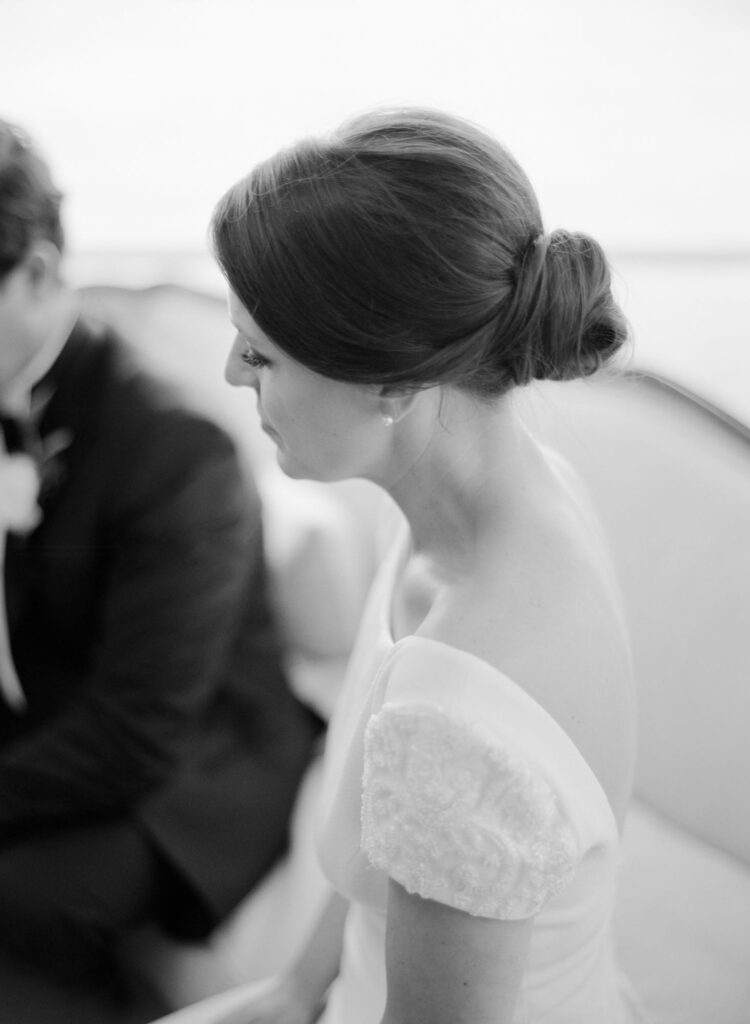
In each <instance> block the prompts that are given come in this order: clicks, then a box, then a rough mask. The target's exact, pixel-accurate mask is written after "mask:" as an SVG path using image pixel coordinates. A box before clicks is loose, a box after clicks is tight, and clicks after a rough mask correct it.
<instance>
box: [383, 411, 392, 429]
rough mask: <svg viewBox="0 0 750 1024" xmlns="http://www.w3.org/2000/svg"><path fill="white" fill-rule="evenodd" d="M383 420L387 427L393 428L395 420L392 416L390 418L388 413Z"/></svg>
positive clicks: (385, 413) (384, 414)
mask: <svg viewBox="0 0 750 1024" xmlns="http://www.w3.org/2000/svg"><path fill="white" fill-rule="evenodd" d="M382 420H383V423H384V424H385V426H386V427H392V426H393V423H394V419H393V417H392V416H389V415H388V413H387V412H384V413H383V416H382Z"/></svg>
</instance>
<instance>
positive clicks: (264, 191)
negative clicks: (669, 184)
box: [165, 109, 642, 1024]
mask: <svg viewBox="0 0 750 1024" xmlns="http://www.w3.org/2000/svg"><path fill="white" fill-rule="evenodd" d="M212 237H213V245H214V250H215V255H216V258H217V260H218V262H219V264H220V266H221V268H222V270H223V272H224V275H225V277H226V280H227V282H228V286H229V309H230V315H231V319H232V321H233V324H234V326H235V328H236V332H237V334H236V340H235V342H234V345H233V348H232V352H231V354H230V356H229V361H228V366H227V378H228V380H229V381H230V383H231V384H233V385H235V386H238V387H248V388H250V389H251V390H253V391H254V392H255V396H256V401H257V411H258V415H259V417H260V419H261V423H262V426H263V429H264V430H265V431H266V432H267V433H268V434H269V435H270V437H271V438H272V439H273V441H274V442H275V444H276V446H277V457H278V461H279V464H280V466H281V468H282V469H283V470H284V471H285V472H286V473H287V474H289V475H290V476H292V477H306V478H313V479H316V480H329V481H333V480H341V479H344V478H348V477H364V478H366V479H369V480H372V481H374V482H375V483H377V484H379V485H380V486H381V487H382V488H383V489H384V490H385V491H386V492H387V493H388V494H389V495H390V496H391V497H392V499H393V500H394V501H395V503H396V505H397V506H398V507H399V509H400V510H401V512H402V513H403V518H402V520H401V523H400V528H399V529H398V531H397V532H396V535H395V536H394V539H393V546H392V548H391V551H390V554H389V556H388V557H387V559H386V560H385V561H384V563H383V564H382V566H381V570H380V573H379V576H378V578H377V580H376V582H375V584H374V587H373V591H372V594H371V596H370V600H369V603H368V606H367V609H366V611H365V615H364V618H363V621H362V624H361V629H360V634H359V639H358V642H357V645H356V648H355V650H354V653H353V656H352V659H351V664H350V668H349V673H348V677H347V681H346V684H345V688H344V692H343V695H342V697H341V700H340V703H339V705H338V707H337V709H336V713H335V715H334V719H333V722H332V724H331V728H330V733H329V739H328V748H327V753H326V771H325V778H324V784H323V792H322V797H321V801H320V807H319V820H318V837H317V838H318V848H319V855H320V859H321V863H322V866H323V869H324V871H325V873H326V875H327V877H328V879H329V880H330V883H331V891H332V895H331V900H330V903H329V905H328V907H327V909H326V911H325V913H324V914H323V917H322V919H321V922H320V927H319V929H318V931H317V932H316V934H315V935H314V937H313V939H312V941H311V943H310V945H309V948H308V949H307V951H306V952H305V953H303V955H302V956H301V957H300V958H299V960H298V961H297V962H296V963H294V964H293V965H292V966H291V967H290V968H289V969H288V971H287V972H286V973H285V974H283V975H282V976H280V977H278V978H274V979H269V981H268V982H267V983H265V984H263V985H260V986H246V987H241V988H239V989H237V990H236V991H233V992H231V993H227V994H226V995H223V996H221V997H218V998H215V999H213V1000H209V1001H207V1002H206V1003H204V1004H198V1005H197V1006H195V1007H192V1008H188V1009H187V1010H186V1011H182V1012H181V1013H180V1012H178V1013H177V1014H175V1015H173V1016H172V1017H170V1018H165V1020H169V1021H170V1022H172V1024H181V1022H185V1024H187V1022H188V1021H201V1022H211V1024H218V1022H219V1021H220V1022H221V1024H230V1022H231V1024H251V1022H253V1024H309V1022H311V1021H313V1020H315V1019H317V1018H318V1015H319V1014H322V1017H321V1019H322V1020H323V1021H324V1022H325V1024H490V1022H491V1024H520V1022H525V1024H542V1022H545V1024H630V1022H633V1021H636V1020H641V1019H642V1017H641V1016H640V1011H638V1010H637V1009H636V1001H635V999H634V998H633V997H632V995H631V994H630V992H629V989H628V986H627V984H626V982H625V981H624V979H623V978H622V977H621V975H620V973H619V971H618V968H617V965H616V963H615V959H614V955H613V951H612V942H611V936H610V931H609V928H610V919H611V915H612V908H613V904H614V899H615V889H616V877H617V867H618V860H619V856H620V850H619V843H620V833H621V830H622V826H623V821H624V818H625V814H626V808H627V805H628V800H629V795H630V790H631V780H632V774H633V762H634V747H635V725H634V720H635V707H634V689H633V680H632V676H631V663H630V656H629V650H628V641H627V636H626V631H625V628H624V625H623V622H622V616H621V612H620V606H619V602H618V596H617V590H616V584H615V581H614V580H613V576H612V571H611V567H610V564H609V561H608V557H607V553H606V546H605V544H604V542H603V540H602V537H601V535H600V532H599V529H598V526H597V523H596V520H595V517H594V515H593V513H592V510H591V508H590V507H589V503H588V500H587V497H586V494H585V493H584V490H583V488H582V486H581V484H580V482H579V481H578V480H577V478H576V477H575V475H574V473H573V472H572V471H571V469H570V468H569V467H568V466H567V465H566V464H565V463H563V461H562V460H561V459H560V458H559V457H557V456H556V455H555V454H554V453H553V452H551V451H549V450H546V449H545V448H543V447H542V446H540V444H539V443H537V441H536V440H535V438H534V437H533V436H532V435H531V434H529V433H528V431H527V430H526V429H525V427H524V426H523V425H522V423H521V422H520V420H519V418H518V417H517V414H516V410H515V407H514V400H513V399H514V390H515V389H516V388H518V387H521V386H524V385H526V384H528V383H530V382H531V381H533V380H535V379H555V380H567V379H572V378H576V377H582V376H587V375H589V374H591V373H593V372H595V371H596V370H597V369H598V368H599V367H600V366H601V365H602V364H604V363H605V362H607V361H608V360H609V359H610V358H611V357H612V356H614V355H615V353H616V352H617V351H618V349H619V348H620V346H621V345H622V343H623V342H624V340H625V338H626V327H625V324H624V321H623V318H622V316H621V313H620V311H619V310H618V309H617V307H616V305H615V304H614V301H613V299H612V295H611V291H610V280H609V271H608V267H607V263H606V260H605V258H604V255H603V253H602V251H601V249H600V248H599V246H598V245H597V243H596V242H594V241H593V240H592V239H590V238H588V237H586V236H583V235H580V234H572V233H568V232H566V231H554V232H553V233H552V234H545V232H544V230H543V227H542V221H541V216H540V213H539V209H538V205H537V200H536V198H535V196H534V193H533V191H532V188H531V186H530V184H529V182H528V180H527V178H526V176H525V174H524V173H523V171H522V170H521V168H520V167H519V166H518V164H517V163H516V162H515V160H514V159H513V158H512V156H511V155H510V154H509V153H508V152H507V151H506V150H505V149H504V148H503V147H502V146H501V145H499V144H498V143H497V142H496V141H494V140H493V139H491V138H490V137H488V136H487V135H486V134H485V133H484V132H482V131H480V130H479V129H478V128H476V127H475V126H473V125H472V124H469V123H466V122H464V121H462V120H459V119H457V118H454V117H451V116H448V115H445V114H441V113H438V112H434V111H427V110H413V109H406V110H395V111H380V112H374V113H371V114H368V115H365V116H362V117H359V118H357V119H356V120H354V121H353V122H351V123H349V124H347V125H345V126H344V127H343V128H341V129H339V130H338V131H336V132H335V133H333V134H332V135H331V136H330V137H329V138H324V139H310V140H305V141H303V142H301V143H299V144H297V145H296V146H294V147H292V148H290V149H287V150H284V151H282V152H281V153H279V154H278V155H276V156H275V157H273V158H272V159H270V160H269V161H267V162H265V163H263V164H261V165H260V166H259V167H257V168H255V170H253V171H252V172H251V173H250V174H249V175H248V176H247V177H246V178H244V179H243V180H241V181H240V182H238V183H237V184H236V185H234V186H233V187H232V188H231V189H230V190H229V191H228V192H227V193H226V195H225V196H224V197H223V199H222V200H221V201H220V202H219V204H218V206H217V208H216V211H215V213H214V218H213V223H212Z"/></svg>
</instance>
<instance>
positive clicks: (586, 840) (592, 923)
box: [165, 543, 645, 1024]
mask: <svg viewBox="0 0 750 1024" xmlns="http://www.w3.org/2000/svg"><path fill="white" fill-rule="evenodd" d="M404 555H405V550H404V545H403V543H399V544H397V545H396V546H395V547H394V549H393V550H392V552H391V554H390V556H389V558H388V559H387V560H386V562H385V563H384V564H383V566H382V569H381V571H380V573H379V575H378V578H377V580H376V583H375V586H374V588H373V591H372V593H371V595H370V599H369V601H368V606H367V609H366V611H365V615H364V618H363V622H362V627H361V630H360V634H359V638H358V641H357V645H356V647H355V650H354V652H353V655H352V659H351V663H350V666H349V670H348V673H347V680H346V683H345V685H344V689H343V692H342V695H341V697H340V699H339V702H338V703H337V706H336V710H335V712H334V716H333V719H332V722H331V725H330V728H329V735H328V741H327V748H326V761H325V774H324V780H323V789H322V794H321V801H320V807H319V815H318V837H317V838H318V851H319V857H320V861H321V864H322V867H323V870H324V872H325V874H326V875H327V877H328V879H329V880H330V882H331V884H332V885H333V886H334V888H336V889H337V890H339V891H340V892H341V893H343V894H344V895H345V896H346V897H347V899H348V900H349V901H350V908H349V912H348V917H347V923H346V930H345V937H344V952H343V958H342V963H341V970H340V973H339V976H338V978H337V979H336V981H335V982H334V984H333V986H332V989H331V992H330V997H329V999H328V1003H327V1006H326V1010H325V1012H324V1014H323V1017H322V1022H323V1024H378V1022H379V1021H380V1019H381V1016H382V1013H383V1009H384V1006H385V987H386V979H385V959H384V944H385V902H386V892H387V886H388V877H389V876H390V877H392V878H394V879H396V880H397V881H398V882H399V883H400V884H401V885H403V886H404V887H405V888H406V889H407V890H408V891H409V892H413V893H419V894H420V895H422V896H424V897H427V898H429V899H433V900H437V901H439V902H442V903H445V904H448V905H450V906H452V907H456V908H459V909H461V910H464V911H466V912H468V913H470V914H476V915H479V916H483V917H491V918H498V919H513V918H522V917H528V916H531V915H533V916H534V925H533V933H532V939H531V946H530V954H529V960H528V966H527V970H526V972H525V977H524V983H523V989H522V995H521V1000H520V1003H519V1006H518V1010H517V1014H516V1020H515V1022H514V1024H635V1022H643V1021H645V1017H644V1016H643V1014H642V1011H641V1010H639V1009H638V1005H637V1000H636V999H635V997H634V996H633V994H632V991H631V990H630V987H629V985H628V984H627V982H626V981H625V979H624V978H622V976H621V975H620V973H619V971H618V969H617V966H616V962H615V957H614V953H613V948H612V935H611V928H610V926H611V919H612V913H613V907H614V901H615V891H616V883H617V875H618V866H619V861H620V839H619V834H618V829H617V824H616V821H615V818H614V816H613V813H612V810H611V808H610V805H609V803H608V800H607V798H606V796H605V793H604V791H603V790H602V788H601V785H600V784H599V782H598V780H597V778H596V776H595V775H594V773H593V772H592V770H591V769H590V768H589V766H588V764H587V763H586V761H585V760H584V759H583V757H582V755H581V753H580V752H579V751H578V749H577V748H576V746H575V745H574V744H573V742H572V741H571V739H570V738H569V737H568V735H567V734H566V733H565V732H564V731H563V729H562V728H561V726H560V725H558V724H557V722H556V721H555V720H554V719H553V718H552V717H551V716H550V715H549V714H548V713H547V712H546V711H545V710H544V709H543V708H542V707H541V706H540V705H539V704H538V703H536V701H534V700H533V699H532V698H531V697H530V696H529V695H528V694H527V693H526V692H525V691H524V690H522V689H521V688H520V687H519V686H518V685H516V684H515V683H514V682H513V681H512V680H511V679H509V678H508V677H507V676H505V675H503V674H502V673H501V672H499V671H497V670H496V669H495V668H493V667H492V666H490V665H489V664H487V663H486V662H484V661H482V660H481V659H479V658H477V657H475V656H473V655H471V654H468V653H466V652H464V651H461V650H457V649H456V648H453V647H450V646H447V645H445V644H443V643H440V642H437V641H434V640H429V639H426V638H421V637H418V636H410V637H406V638H405V639H402V640H399V641H397V642H394V640H393V638H392V635H391V632H390V625H389V623H390V605H391V594H392V591H393V587H394V583H395V580H396V578H397V575H398V571H399V568H400V564H401V560H402V559H403V557H404ZM238 992H239V996H240V998H241V990H238ZM227 999H228V1004H231V1003H232V1001H233V996H232V994H228V996H227ZM220 1000H221V997H219V1001H220ZM235 1001H236V997H235ZM228 1004H227V1003H225V1005H228ZM206 1006H214V1007H215V1006H218V1002H217V1000H210V1001H208V1003H207V1004H206ZM192 1010H193V1011H195V1010H198V1008H197V1007H194V1008H192ZM183 1013H184V1014H185V1015H184V1016H183V1014H180V1013H178V1014H176V1015H174V1016H173V1017H169V1018H165V1024H166V1022H167V1021H168V1022H169V1024H201V1022H202V1021H211V1020H212V1019H213V1017H212V1016H211V1015H210V1014H204V1015H203V1016H201V1015H200V1012H198V1013H197V1014H195V1015H191V1010H190V1009H189V1010H188V1011H183Z"/></svg>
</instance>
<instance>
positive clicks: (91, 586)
mask: <svg viewBox="0 0 750 1024" xmlns="http://www.w3.org/2000/svg"><path fill="white" fill-rule="evenodd" d="M35 390H36V392H37V397H42V399H44V400H46V401H47V404H46V405H45V407H44V412H43V414H42V416H41V419H40V433H41V438H42V445H43V447H44V446H45V445H46V447H47V450H48V458H47V459H46V460H45V459H44V458H43V459H42V497H41V505H42V508H43V513H44V516H43V520H42V522H41V524H40V525H39V526H38V527H37V528H36V529H35V530H34V532H33V533H31V534H30V535H28V536H25V537H21V536H16V535H13V534H10V535H9V537H8V544H7V549H6V565H5V585H6V599H7V607H8V621H9V630H10V637H11V647H12V654H13V659H14V662H15V665H16V668H17V671H18V676H19V678H20V680H21V683H22V686H23V688H24V691H25V694H26V697H27V700H28V710H27V712H26V713H24V714H19V713H17V712H15V711H13V710H11V709H10V708H8V707H6V706H5V703H4V701H2V698H1V697H0V843H6V842H12V841H13V840H14V839H15V838H16V837H20V836H28V835H30V834H31V833H32V832H38V833H39V834H40V835H41V834H42V832H43V830H46V829H49V828H54V827H57V826H59V825H63V824H66V823H73V822H75V821H79V820H90V819H91V817H92V816H117V815H122V814H126V815H133V816H134V817H135V819H136V820H137V821H138V822H140V823H142V826H143V828H144V829H146V830H147V832H148V834H149V835H150V836H151V837H152V838H153V840H154V842H155V843H156V844H157V845H158V847H159V848H160V850H161V851H162V853H163V854H164V856H165V857H166V859H167V860H168V862H169V863H170V864H171V865H173V866H174V868H176V869H177V871H178V872H179V873H180V875H181V876H182V878H183V879H184V880H186V881H187V882H188V883H189V885H190V888H191V889H192V891H193V892H194V893H195V895H196V896H197V898H198V902H199V903H200V904H201V905H202V907H203V909H204V911H205V912H206V915H207V918H208V921H207V923H208V924H211V923H213V922H215V921H216V920H218V919H220V918H221V917H222V916H223V915H224V914H225V913H226V912H227V911H228V910H229V909H231V907H232V906H234V905H235V904H236V903H237V901H238V900H239V899H240V898H241V897H242V895H244V894H245V893H246V892H247V891H248V890H249V889H250V888H251V887H252V886H253V884H254V883H255V882H256V881H257V880H258V879H259V878H260V877H261V876H262V875H263V874H264V872H265V871H266V870H267V869H268V868H269V867H270V865H271V864H272V863H273V861H274V859H275V858H276V857H277V856H278V854H279V853H280V851H281V850H282V849H283V847H284V843H285V836H286V824H287V820H288V816H289V811H290V807H291V804H292V801H293V799H294V795H295V792H296V787H297V784H298V781H299V779H300V776H301V774H302V772H303V771H304V769H305V766H306V765H307V763H308V760H309V757H310V754H311V751H312V747H313V744H314V743H315V740H316V734H317V733H318V732H319V728H320V723H319V721H318V720H317V719H316V718H315V716H313V715H312V714H311V713H310V712H309V711H308V710H307V709H305V708H304V707H303V706H302V705H300V704H299V703H298V702H297V701H296V700H295V699H294V698H293V697H292V695H291V694H290V692H289V689H288V687H287V685H286V682H285V679H284V677H283V674H282V671H281V669H280V665H279V650H278V646H277V641H276V636H275V632H274V627H273V623H272V621H271V617H270V615H269V609H268V603H267V593H266V579H265V574H264V565H263V559H262V537H261V522H260V507H259V502H258V497H257V494H256V493H255V492H254V491H253V489H252V486H251V485H250V484H249V482H248V480H247V474H243V473H242V472H241V470H240V468H239V463H238V460H237V456H236V453H235V450H234V446H233V444H232V443H231V441H230V440H229V438H228V437H227V436H226V434H225V433H224V432H223V431H222V430H221V429H220V428H219V427H218V426H217V425H215V424H214V423H212V422H209V421H208V420H207V419H206V418H204V417H202V416H200V415H198V414H197V413H194V412H193V411H191V410H190V409H189V408H188V407H187V406H186V404H184V403H183V402H182V401H181V400H180V399H179V398H178V397H177V395H176V394H174V393H172V391H171V390H170V389H169V388H168V387H167V386H166V385H165V384H164V383H162V382H159V381H157V379H156V378H154V377H152V376H151V375H149V374H147V373H145V372H144V371H143V370H142V369H141V368H139V367H138V365H137V363H136V361H135V357H134V355H133V354H132V352H131V351H130V350H129V349H128V348H127V347H126V346H125V345H124V343H123V342H121V341H120V340H119V339H118V338H117V337H115V336H114V335H113V333H112V332H111V331H109V330H108V329H107V328H94V327H93V326H92V325H90V324H87V323H86V322H84V321H82V320H81V321H79V322H78V324H77V326H76V329H75V330H74V332H73V334H72V336H71V337H70V339H69V341H68V342H67V344H66V346H65V348H64V349H63V351H62V353H61V354H60V356H59V357H58V359H57V361H56V363H55V365H54V366H53V367H52V369H51V370H50V371H49V373H48V374H47V376H46V377H45V379H44V380H43V381H41V382H40V384H39V385H38V386H37V389H35ZM47 399H48V400H47ZM51 443H54V444H53V447H50V444H51ZM55 448H57V449H60V448H62V450H58V451H57V453H56V454H55Z"/></svg>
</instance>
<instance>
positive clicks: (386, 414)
mask: <svg viewBox="0 0 750 1024" xmlns="http://www.w3.org/2000/svg"><path fill="white" fill-rule="evenodd" d="M419 394H420V393H419V391H398V390H394V389H393V388H390V387H387V386H384V387H382V388H381V389H380V393H379V395H378V412H379V413H380V416H381V419H382V420H383V423H385V424H386V426H392V425H393V424H394V423H399V422H400V421H401V420H402V419H404V417H406V416H408V415H409V413H410V412H411V411H412V409H413V408H414V406H415V404H416V402H417V400H418V398H419Z"/></svg>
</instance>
